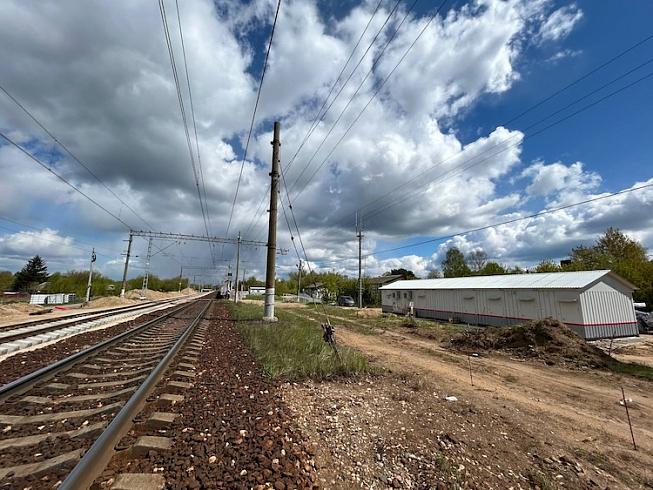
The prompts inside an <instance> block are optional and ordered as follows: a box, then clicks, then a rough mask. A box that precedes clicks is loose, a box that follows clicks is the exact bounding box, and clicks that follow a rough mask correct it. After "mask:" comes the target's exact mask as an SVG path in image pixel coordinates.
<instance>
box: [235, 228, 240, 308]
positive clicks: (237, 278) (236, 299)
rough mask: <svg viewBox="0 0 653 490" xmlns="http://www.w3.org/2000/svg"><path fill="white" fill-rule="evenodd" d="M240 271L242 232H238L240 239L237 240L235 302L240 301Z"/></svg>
mask: <svg viewBox="0 0 653 490" xmlns="http://www.w3.org/2000/svg"><path fill="white" fill-rule="evenodd" d="M239 272H240V232H238V241H237V242H236V283H235V284H236V288H235V291H236V292H235V294H234V303H238V293H239V291H238V282H239V281H240V278H239V277H238V274H239Z"/></svg>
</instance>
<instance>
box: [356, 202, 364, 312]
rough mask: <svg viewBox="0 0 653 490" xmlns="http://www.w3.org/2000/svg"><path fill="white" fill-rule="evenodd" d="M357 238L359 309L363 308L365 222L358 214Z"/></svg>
mask: <svg viewBox="0 0 653 490" xmlns="http://www.w3.org/2000/svg"><path fill="white" fill-rule="evenodd" d="M356 238H358V307H359V308H363V266H362V263H363V221H362V220H361V219H359V216H358V214H356Z"/></svg>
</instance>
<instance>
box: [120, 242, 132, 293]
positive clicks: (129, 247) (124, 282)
mask: <svg viewBox="0 0 653 490" xmlns="http://www.w3.org/2000/svg"><path fill="white" fill-rule="evenodd" d="M133 241H134V232H133V231H132V230H129V240H128V241H127V242H128V243H127V254H126V255H125V268H124V269H123V271H122V288H121V289H120V297H121V298H124V297H125V289H126V288H127V269H128V268H129V255H130V254H131V251H132V242H133Z"/></svg>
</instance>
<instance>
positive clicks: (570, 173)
mask: <svg viewBox="0 0 653 490" xmlns="http://www.w3.org/2000/svg"><path fill="white" fill-rule="evenodd" d="M521 176H522V177H526V178H529V179H530V181H531V183H530V184H529V185H528V186H527V187H526V192H527V193H528V194H529V195H531V196H535V197H544V196H550V195H551V194H560V193H563V192H564V193H566V194H572V197H578V196H579V195H582V193H584V192H586V191H593V190H596V189H597V188H598V187H599V185H600V184H601V181H602V179H601V176H600V175H599V174H597V173H596V172H591V171H585V170H584V169H583V163H581V162H576V163H572V164H571V165H565V164H563V163H562V162H556V163H551V164H548V165H547V164H545V163H543V162H536V163H534V164H533V165H530V166H529V167H527V168H526V169H524V170H523V171H522V173H521ZM560 197H561V198H564V196H560ZM565 200H566V201H569V199H566V198H565Z"/></svg>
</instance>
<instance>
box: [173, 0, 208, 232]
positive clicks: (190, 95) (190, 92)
mask: <svg viewBox="0 0 653 490" xmlns="http://www.w3.org/2000/svg"><path fill="white" fill-rule="evenodd" d="M175 7H176V10H177V25H178V26H179V38H180V39H181V52H182V54H183V58H184V71H185V72H186V85H187V86H188V99H189V101H190V114H191V119H192V121H193V131H194V133H195V147H196V150H197V166H198V167H199V169H200V180H201V182H202V191H203V194H204V207H205V209H206V215H207V217H208V221H209V226H210V228H211V230H213V224H212V223H211V214H210V213H209V201H208V198H207V196H206V184H205V182H204V170H203V169H202V154H201V152H200V144H199V139H198V137H197V123H196V122H195V105H194V104H193V90H192V89H191V84H190V75H189V74H188V61H187V58H186V44H185V43H184V32H183V30H182V27H181V15H180V14H179V0H175ZM214 245H215V244H214Z"/></svg>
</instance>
